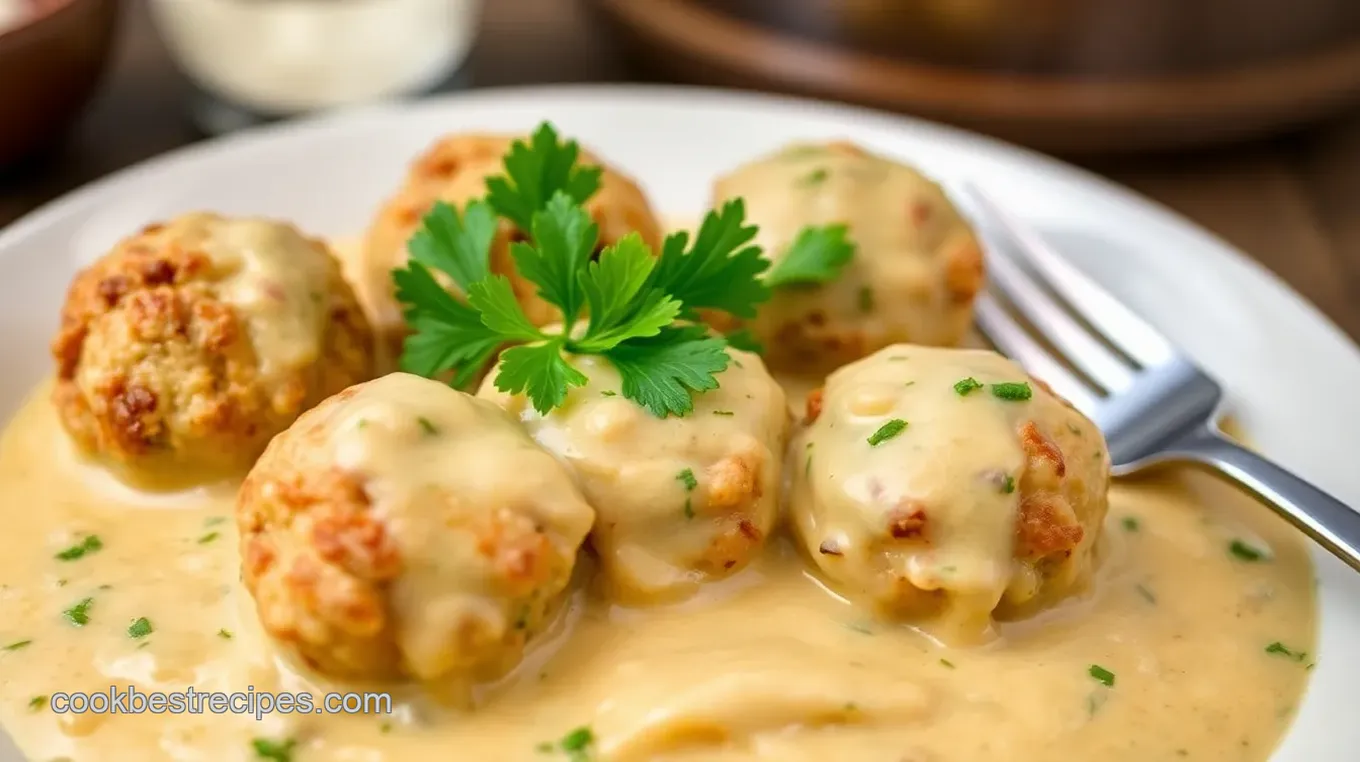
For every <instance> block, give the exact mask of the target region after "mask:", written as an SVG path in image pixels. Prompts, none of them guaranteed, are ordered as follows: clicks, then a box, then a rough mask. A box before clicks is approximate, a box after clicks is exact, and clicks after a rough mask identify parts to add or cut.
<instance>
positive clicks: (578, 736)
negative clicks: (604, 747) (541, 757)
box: [534, 725, 595, 762]
mask: <svg viewBox="0 0 1360 762" xmlns="http://www.w3.org/2000/svg"><path fill="white" fill-rule="evenodd" d="M593 743H595V733H594V731H592V730H591V729H590V727H589V726H585V725H583V726H581V727H579V728H577V729H575V730H573V731H571V732H570V733H568V734H566V735H565V736H562V740H560V741H558V742H557V743H553V742H551V741H544V742H543V743H540V744H538V745H537V746H536V747H534V748H535V749H537V750H538V752H539V753H541V754H550V753H552V752H554V751H564V752H566V753H567V758H568V759H570V760H572V762H586V760H589V759H590V746H591V744H593Z"/></svg>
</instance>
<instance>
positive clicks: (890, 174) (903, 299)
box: [714, 142, 983, 370]
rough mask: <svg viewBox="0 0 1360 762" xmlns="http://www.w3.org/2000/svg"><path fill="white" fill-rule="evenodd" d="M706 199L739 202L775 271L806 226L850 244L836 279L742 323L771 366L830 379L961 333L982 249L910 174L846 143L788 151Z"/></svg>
mask: <svg viewBox="0 0 1360 762" xmlns="http://www.w3.org/2000/svg"><path fill="white" fill-rule="evenodd" d="M714 195H715V197H716V199H715V200H717V201H722V200H726V199H731V198H736V197H738V196H740V197H743V198H744V199H745V201H746V210H747V216H748V219H749V220H750V221H751V222H753V223H754V224H756V225H758V226H759V227H760V233H759V234H758V235H757V237H756V243H757V244H759V245H760V246H761V247H762V248H763V249H764V251H765V253H766V256H768V257H770V258H771V259H773V260H774V261H775V262H778V261H779V259H780V258H781V257H782V256H783V255H784V253H785V252H786V251H787V250H788V247H789V245H790V244H791V243H792V242H793V241H794V239H795V238H796V237H797V235H798V232H799V231H800V230H801V229H802V228H803V227H804V226H805V225H828V224H844V225H846V227H847V228H848V233H849V238H850V240H851V241H853V242H854V243H855V244H856V252H855V257H854V259H853V260H852V261H851V262H850V264H849V265H847V266H846V268H845V269H844V270H843V271H842V273H841V275H840V277H839V278H838V279H836V280H835V281H833V282H831V283H827V284H825V285H820V286H818V285H807V286H791V287H787V288H781V289H779V290H778V291H776V293H775V294H774V297H773V298H772V299H771V300H770V301H769V302H768V303H766V304H765V305H763V306H762V307H761V309H760V313H759V314H758V315H757V316H756V318H755V319H754V320H752V321H750V324H749V325H748V327H749V328H750V329H751V331H752V332H753V333H754V334H755V336H756V338H758V339H760V340H761V341H762V342H763V343H764V345H765V347H766V354H765V360H766V362H768V363H769V364H770V367H772V368H775V369H778V370H789V369H806V368H815V369H818V370H830V369H832V368H835V367H838V366H840V365H843V364H845V363H847V362H851V361H853V360H856V359H859V358H860V357H864V356H865V355H868V354H870V353H872V352H875V351H877V350H879V349H881V348H883V347H885V346H888V345H889V344H894V343H897V342H911V343H914V344H928V345H932V346H953V345H956V344H958V343H959V342H960V340H962V338H963V337H964V334H965V333H966V331H967V330H968V327H969V324H970V321H971V320H972V305H973V297H974V296H975V295H976V294H977V292H978V290H979V289H980V288H981V286H982V277H983V273H982V250H981V249H980V248H979V246H978V240H977V238H976V237H975V236H974V235H973V232H972V230H970V229H969V227H968V224H967V222H965V221H964V219H963V218H962V217H961V216H960V215H959V213H958V211H957V210H956V209H955V208H954V206H953V205H952V204H951V203H950V202H949V199H948V198H947V197H946V196H945V194H944V192H943V191H942V190H941V189H940V187H939V186H938V185H936V184H935V183H934V182H931V181H930V180H929V179H927V178H926V177H923V176H922V175H921V174H920V173H919V172H917V171H916V170H914V169H912V168H911V167H908V166H905V165H902V164H898V163H897V162H894V161H891V160H889V159H886V158H883V157H881V156H876V155H874V154H871V153H869V152H867V151H864V150H863V149H861V148H858V147H856V146H854V145H852V144H849V143H843V142H842V143H829V144H825V145H793V146H790V147H788V148H786V149H785V150H783V151H782V152H780V153H778V154H775V155H773V156H769V157H765V158H762V159H759V160H756V161H755V162H752V163H750V164H747V165H745V166H742V167H739V168H738V169H736V170H735V171H734V172H732V173H731V174H729V175H727V176H726V177H723V178H720V179H719V180H718V181H717V184H716V186H715V189H714ZM719 327H721V328H724V329H725V328H728V327H729V326H719Z"/></svg>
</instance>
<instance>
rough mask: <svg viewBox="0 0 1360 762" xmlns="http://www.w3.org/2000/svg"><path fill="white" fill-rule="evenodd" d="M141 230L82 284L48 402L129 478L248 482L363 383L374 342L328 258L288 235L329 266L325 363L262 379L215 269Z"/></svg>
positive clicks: (178, 235) (178, 233)
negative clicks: (304, 418)
mask: <svg viewBox="0 0 1360 762" xmlns="http://www.w3.org/2000/svg"><path fill="white" fill-rule="evenodd" d="M204 220H206V221H207V222H206V224H208V225H214V224H218V223H219V222H222V220H221V218H217V217H215V216H211V215H188V216H186V217H183V218H179V219H177V220H174V221H172V222H170V223H168V224H165V225H159V224H157V225H150V226H148V227H146V228H145V229H144V230H143V231H142V232H140V233H139V234H137V235H135V236H132V237H130V238H127V239H125V240H123V241H122V242H120V243H119V244H118V245H117V246H115V247H114V249H113V250H112V251H111V252H109V253H108V254H107V255H105V256H104V257H102V258H101V259H99V260H98V261H97V262H95V263H94V264H93V265H91V266H90V267H88V268H86V269H85V270H83V271H82V272H81V273H79V274H78V275H77V276H76V278H75V279H74V280H73V281H72V283H71V286H70V288H69V290H68V292H67V297H66V303H65V305H64V306H63V308H62V314H61V327H60V329H59V331H58V333H57V335H56V337H55V338H54V339H53V341H52V345H51V349H52V355H53V358H54V359H55V361H56V366H57V374H56V375H57V377H56V385H55V389H54V392H53V402H54V404H55V405H56V408H57V411H58V414H59V415H60V418H61V421H62V423H63V424H64V426H65V427H66V430H67V431H68V432H69V433H70V435H71V437H72V438H73V440H74V441H75V442H76V444H77V445H78V446H79V447H80V448H81V449H82V450H84V451H86V452H89V453H92V454H96V455H99V456H101V457H103V458H105V459H107V460H109V461H111V462H113V463H115V464H118V465H121V466H126V467H130V468H131V469H132V470H134V471H143V470H156V469H161V468H164V467H165V466H167V465H170V464H175V465H185V466H191V467H194V468H205V469H208V470H217V469H224V468H243V467H245V466H247V465H249V463H250V461H252V460H253V459H254V458H255V456H257V455H258V454H259V453H260V451H261V450H263V449H264V446H265V444H266V443H267V442H268V441H269V438H270V437H272V436H273V435H274V434H276V433H278V432H279V431H281V430H283V429H284V428H285V427H286V426H287V425H288V424H289V423H291V422H292V421H293V420H294V419H295V418H296V417H297V415H298V414H299V413H301V412H302V411H303V410H305V409H306V408H308V407H310V406H311V405H313V404H315V403H316V402H318V401H319V400H321V399H322V398H324V397H325V396H327V395H329V394H332V393H334V392H336V391H338V390H340V389H343V388H344V387H346V386H348V385H350V384H353V383H355V382H358V381H362V380H364V379H366V378H368V377H369V375H371V373H372V363H373V353H372V335H371V333H370V330H369V325H368V321H367V319H366V318H365V317H364V314H363V312H362V311H361V309H360V308H359V306H358V303H357V302H356V300H355V297H354V292H353V291H352V290H351V289H350V287H349V285H348V284H347V283H346V282H345V281H344V279H343V278H342V277H341V275H340V270H339V267H338V265H336V263H335V261H334V259H333V258H332V257H331V254H330V252H329V250H328V249H327V248H326V246H325V244H324V243H322V242H320V241H316V240H307V239H304V238H302V237H301V235H300V234H297V233H296V231H291V229H289V230H290V234H291V235H296V236H297V240H298V241H299V242H303V243H302V245H305V246H309V247H311V248H312V249H313V250H314V251H315V253H316V255H317V256H318V257H319V258H324V260H325V262H326V266H325V268H324V271H325V276H324V280H323V282H320V283H317V284H315V289H316V292H315V294H316V295H315V297H314V298H316V299H321V300H324V303H325V304H326V305H328V313H327V315H326V319H325V327H324V335H323V336H322V337H321V339H320V350H319V351H320V354H319V356H318V357H317V358H315V360H314V361H313V362H311V363H306V364H303V365H300V366H298V367H286V368H278V367H271V368H270V369H269V373H270V376H269V377H268V378H267V379H266V377H265V376H266V374H265V373H264V369H263V368H262V366H263V365H264V364H265V362H268V358H261V357H260V355H259V353H258V351H257V348H256V347H255V346H254V345H253V344H252V341H251V337H250V332H249V331H248V326H247V318H246V316H244V315H242V314H241V312H240V310H239V309H238V308H237V307H235V306H234V305H233V304H232V303H231V302H230V301H229V300H228V299H227V298H225V297H224V296H223V294H222V293H221V290H220V286H221V284H222V279H223V277H224V274H223V272H222V271H221V268H219V266H218V265H217V264H216V263H215V262H214V261H213V259H212V257H210V256H209V254H208V253H206V252H205V251H204V250H203V249H202V248H201V247H200V246H198V245H197V243H198V242H197V241H196V239H194V238H192V237H188V236H186V235H184V231H185V230H186V229H187V228H186V226H196V225H199V224H201V223H203V221H204Z"/></svg>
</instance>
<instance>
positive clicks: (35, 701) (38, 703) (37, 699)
mask: <svg viewBox="0 0 1360 762" xmlns="http://www.w3.org/2000/svg"><path fill="white" fill-rule="evenodd" d="M45 703H47V697H46V696H34V697H33V698H31V699H29V700H28V710H29V711H30V712H36V711H38V710H39V709H42V706H43V704H45Z"/></svg>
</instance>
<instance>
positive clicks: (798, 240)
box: [765, 225, 855, 288]
mask: <svg viewBox="0 0 1360 762" xmlns="http://www.w3.org/2000/svg"><path fill="white" fill-rule="evenodd" d="M847 233H848V228H846V226H845V225H826V226H823V227H814V226H811V225H809V226H807V227H805V228H803V229H802V230H800V231H799V232H798V235H797V236H796V237H795V238H794V239H793V243H791V244H789V247H788V248H787V249H785V250H784V255H783V256H781V257H779V261H778V262H776V263H775V264H774V266H773V267H771V268H770V271H769V272H768V273H766V275H765V285H766V286H769V287H770V288H780V287H783V286H800V285H801V286H810V285H820V284H824V283H830V282H831V281H833V280H835V279H836V278H839V277H840V274H841V271H842V270H843V269H844V268H845V266H846V265H848V264H850V261H851V260H852V259H854V258H855V245H854V244H853V243H851V242H850V240H849V239H848V238H847Z"/></svg>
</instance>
